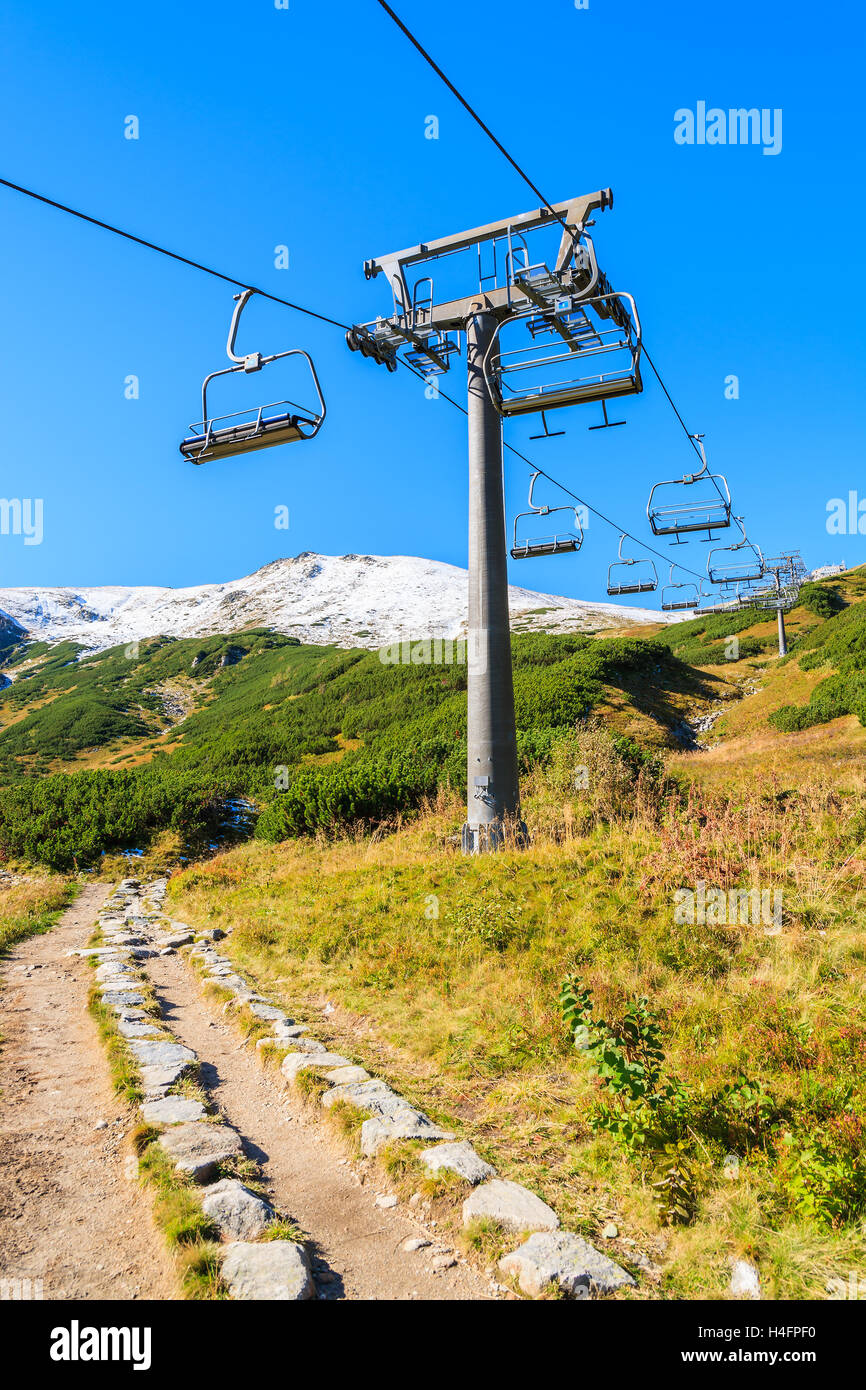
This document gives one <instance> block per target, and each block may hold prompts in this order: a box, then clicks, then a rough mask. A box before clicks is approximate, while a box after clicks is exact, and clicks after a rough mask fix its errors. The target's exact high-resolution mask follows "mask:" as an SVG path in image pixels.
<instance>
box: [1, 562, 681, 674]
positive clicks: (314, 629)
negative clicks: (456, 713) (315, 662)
mask: <svg viewBox="0 0 866 1390" xmlns="http://www.w3.org/2000/svg"><path fill="white" fill-rule="evenodd" d="M467 578H468V576H467V572H466V570H464V569H460V568H459V567H458V566H457V565H446V564H443V563H441V562H440V561H438V560H423V559H419V558H416V557H413V556H407V555H387V556H383V555H340V556H336V555H313V554H310V553H305V554H302V555H298V556H296V557H295V558H294V559H284V560H274V561H272V563H271V564H269V565H265V566H264V568H263V569H260V570H257V571H256V573H255V574H251V575H247V576H246V577H245V578H243V579H234V580H230V581H228V582H227V583H224V584H200V585H196V586H195V587H193V588H189V589H168V588H157V587H152V588H151V587H138V588H123V587H120V586H116V587H115V586H108V587H100V588H92V589H73V588H46V589H0V610H4V611H5V612H6V613H7V614H8V615H9V616H10V617H11V618H12V619H13V620H14V621H15V622H16V623H18V624H19V625H20V626H21V627H23V628H25V629H26V630H27V632H28V633H29V636H30V637H31V638H33V639H38V640H40V641H46V642H62V641H70V642H78V643H80V644H82V645H83V646H84V647H86V648H87V649H88V650H89V651H101V650H104V649H105V648H107V647H114V646H119V645H120V644H126V643H130V642H135V641H138V640H141V639H143V638H146V637H155V636H159V635H163V636H168V637H207V636H213V635H217V634H222V633H230V632H238V631H240V630H241V629H244V628H250V627H266V628H269V629H271V630H272V631H274V632H279V633H283V634H287V635H291V636H294V637H298V638H300V640H301V641H302V642H315V643H321V644H333V645H335V646H339V647H368V648H376V647H380V646H383V645H385V644H386V643H390V642H395V641H399V640H406V639H407V638H414V639H420V638H423V637H446V638H447V637H451V638H456V637H459V636H460V635H461V634H462V633H465V631H466V624H467ZM509 602H510V608H511V619H512V624H513V626H514V628H515V630H516V631H533V632H579V631H584V630H586V629H597V628H604V627H630V626H634V625H637V624H643V623H659V622H665V621H666V620H667V618H668V615H667V614H662V613H658V612H654V611H652V610H650V609H647V608H628V607H624V606H622V605H619V604H615V603H584V602H582V601H581V600H579V599H570V598H560V597H557V596H556V595H552V594H539V593H534V592H533V591H532V590H529V589H518V588H514V587H512V588H510V589H509Z"/></svg>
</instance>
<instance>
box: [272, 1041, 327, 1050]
mask: <svg viewBox="0 0 866 1390" xmlns="http://www.w3.org/2000/svg"><path fill="white" fill-rule="evenodd" d="M279 1041H280V1042H282V1043H285V1044H286V1046H287V1047H291V1049H292V1051H293V1052H327V1051H328V1049H327V1047H326V1046H325V1044H324V1043H323V1042H319V1041H318V1040H317V1039H316V1038H280V1039H279Z"/></svg>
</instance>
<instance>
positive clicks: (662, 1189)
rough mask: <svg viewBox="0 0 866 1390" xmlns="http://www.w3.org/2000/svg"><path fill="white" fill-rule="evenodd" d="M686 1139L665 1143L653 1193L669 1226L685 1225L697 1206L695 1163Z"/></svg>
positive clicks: (696, 1169) (692, 1218) (696, 1172)
mask: <svg viewBox="0 0 866 1390" xmlns="http://www.w3.org/2000/svg"><path fill="white" fill-rule="evenodd" d="M689 1149H690V1146H689V1143H688V1142H687V1141H684V1140H680V1141H679V1142H677V1143H675V1144H665V1146H664V1150H663V1154H664V1157H663V1158H662V1159H661V1161H660V1163H659V1176H658V1178H657V1179H656V1181H655V1182H654V1183H653V1194H654V1196H655V1199H656V1201H657V1202H658V1205H659V1214H660V1216H661V1218H662V1220H663V1221H664V1222H665V1224H666V1225H668V1226H688V1225H690V1223H691V1222H692V1221H693V1220H694V1218H695V1215H696V1213H697V1206H698V1165H697V1163H696V1160H695V1158H694V1156H693V1155H692V1154H691V1153H690V1151H689Z"/></svg>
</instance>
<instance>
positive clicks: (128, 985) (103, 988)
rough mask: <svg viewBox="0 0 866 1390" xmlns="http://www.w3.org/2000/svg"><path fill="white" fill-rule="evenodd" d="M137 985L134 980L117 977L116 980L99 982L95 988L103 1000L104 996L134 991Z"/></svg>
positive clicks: (123, 976) (122, 976) (121, 976)
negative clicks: (128, 990)
mask: <svg viewBox="0 0 866 1390" xmlns="http://www.w3.org/2000/svg"><path fill="white" fill-rule="evenodd" d="M137 984H138V981H137V980H136V979H134V978H127V977H126V976H125V975H119V976H118V977H117V978H116V979H111V980H100V981H99V982H98V984H97V986H96V988H97V990H98V991H99V993H100V994H101V995H102V996H103V998H104V997H105V995H106V994H118V993H120V994H122V993H123V991H124V990H127V989H134V988H135V987H136V985H137Z"/></svg>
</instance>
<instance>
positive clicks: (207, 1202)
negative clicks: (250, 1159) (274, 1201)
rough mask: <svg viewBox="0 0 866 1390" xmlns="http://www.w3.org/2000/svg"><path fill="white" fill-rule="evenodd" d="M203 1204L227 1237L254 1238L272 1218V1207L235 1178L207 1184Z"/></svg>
mask: <svg viewBox="0 0 866 1390" xmlns="http://www.w3.org/2000/svg"><path fill="white" fill-rule="evenodd" d="M202 1207H203V1209H204V1211H205V1213H206V1214H207V1215H208V1216H209V1217H210V1218H211V1220H212V1221H215V1222H216V1224H217V1226H219V1229H220V1234H221V1235H222V1236H223V1237H224V1238H225V1239H226V1240H255V1239H256V1237H257V1236H260V1235H261V1234H262V1232H263V1231H264V1229H265V1227H266V1226H267V1225H268V1223H269V1222H271V1221H273V1219H274V1211H273V1208H272V1207H271V1206H269V1205H268V1203H267V1202H263V1201H262V1199H261V1197H257V1196H256V1195H255V1193H254V1192H250V1190H249V1188H248V1187H244V1185H243V1183H242V1182H238V1180H237V1178H224V1179H223V1180H222V1182H215V1183H214V1184H213V1185H212V1186H211V1187H208V1188H206V1189H205V1193H204V1196H203V1198H202Z"/></svg>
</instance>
